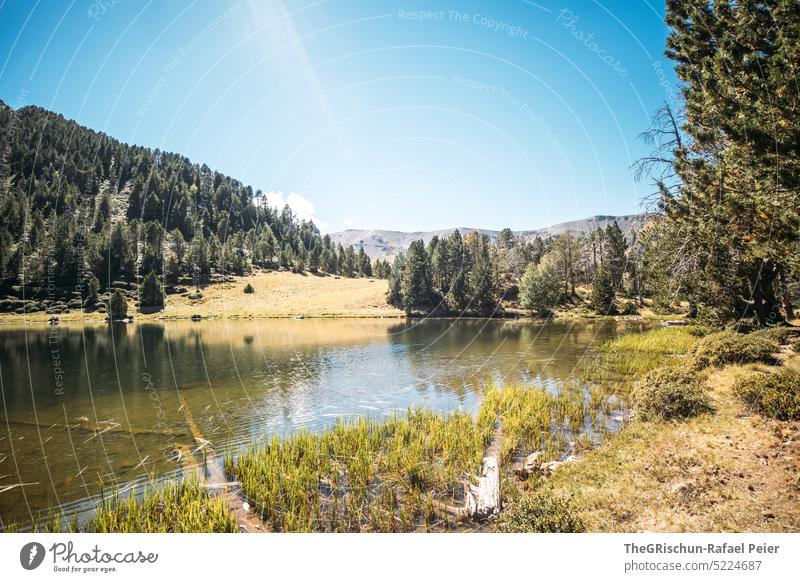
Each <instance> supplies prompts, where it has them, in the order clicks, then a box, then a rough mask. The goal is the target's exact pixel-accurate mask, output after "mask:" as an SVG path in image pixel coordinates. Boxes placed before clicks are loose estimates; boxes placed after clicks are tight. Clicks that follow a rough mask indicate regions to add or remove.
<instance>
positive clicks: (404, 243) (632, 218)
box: [330, 213, 649, 259]
mask: <svg viewBox="0 0 800 582" xmlns="http://www.w3.org/2000/svg"><path fill="white" fill-rule="evenodd" d="M648 220H649V215H648V214H647V213H642V214H629V215H625V216H606V215H600V216H592V217H590V218H584V219H582V220H572V221H570V222H562V223H560V224H554V225H553V226H549V227H547V228H540V229H535V230H523V231H517V232H515V233H514V234H516V235H517V236H521V237H523V238H526V239H534V238H536V237H537V236H542V237H545V236H555V235H559V234H564V233H566V232H571V233H573V234H581V233H588V232H591V231H593V230H595V229H597V228H605V227H606V226H608V225H609V224H611V223H612V222H616V223H617V224H618V225H619V227H620V229H621V230H622V232H623V234H624V235H625V236H626V237H627V238H630V237H631V235H632V234H633V233H634V232H636V231H637V230H639V229H640V228H641V227H642V226H644V224H645V223H646V222H647V221H648ZM454 230H458V231H460V232H461V233H462V234H464V233H467V232H470V231H473V230H476V231H478V232H479V233H481V234H485V235H487V236H488V237H489V238H490V239H492V240H494V239H496V238H497V237H498V236H499V234H500V231H499V230H485V229H480V228H468V227H461V226H459V227H455V228H449V229H444V230H429V231H417V232H401V231H396V230H354V229H350V230H343V231H341V232H335V233H332V234H331V235H330V237H331V240H332V241H333V242H334V243H337V244H341V245H342V246H345V247H347V246H351V245H352V246H354V247H355V248H363V249H364V251H365V252H366V253H367V254H368V255H369V256H370V258H372V259H386V258H392V257H394V256H395V255H396V254H397V253H398V252H400V251H401V250H405V249H407V248H408V245H410V244H411V241H414V240H418V239H422V240H423V241H425V243H426V244H427V243H428V242H430V240H431V239H432V238H433V237H434V236H438V237H439V238H441V237H443V236H447V235H449V234H450V233H452V232H453V231H454Z"/></svg>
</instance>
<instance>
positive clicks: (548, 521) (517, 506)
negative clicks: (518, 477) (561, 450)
mask: <svg viewBox="0 0 800 582" xmlns="http://www.w3.org/2000/svg"><path fill="white" fill-rule="evenodd" d="M495 529H496V530H497V531H499V532H502V533H578V532H584V531H586V526H585V524H584V522H583V519H582V518H581V516H580V515H579V513H578V512H577V510H576V509H575V507H574V506H573V504H572V500H571V499H570V498H568V497H560V496H557V495H553V494H552V493H549V492H544V491H542V492H539V493H536V494H534V495H525V496H523V497H521V498H520V499H519V500H517V501H515V502H514V503H512V504H511V505H510V506H509V507H508V508H506V509H505V510H504V511H503V513H501V514H500V517H499V518H498V520H497V522H496V523H495Z"/></svg>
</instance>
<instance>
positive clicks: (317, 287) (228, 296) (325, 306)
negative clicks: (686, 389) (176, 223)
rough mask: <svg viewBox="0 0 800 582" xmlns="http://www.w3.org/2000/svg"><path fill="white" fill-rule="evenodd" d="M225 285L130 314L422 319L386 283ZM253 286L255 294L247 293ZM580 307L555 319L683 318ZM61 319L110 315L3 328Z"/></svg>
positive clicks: (309, 280)
mask: <svg viewBox="0 0 800 582" xmlns="http://www.w3.org/2000/svg"><path fill="white" fill-rule="evenodd" d="M230 279H231V280H229V281H226V282H222V283H212V284H207V285H203V286H202V287H201V289H200V293H199V295H197V294H196V290H195V289H186V290H184V291H182V292H180V293H170V294H167V295H166V305H165V307H164V309H163V310H160V311H155V312H152V313H139V312H138V311H137V309H136V305H135V302H134V300H133V297H135V293H131V296H130V297H129V298H128V314H129V315H130V316H131V317H132V318H133V319H134V320H136V321H160V320H183V319H192V318H193V317H194V318H201V319H219V320H225V319H234V320H236V319H293V318H304V319H369V318H379V319H384V318H394V319H405V318H409V319H419V316H413V317H409V316H408V315H407V314H406V312H405V311H404V310H402V309H398V308H397V307H394V306H392V305H390V304H389V303H388V302H387V300H386V292H387V286H386V281H385V280H383V279H371V278H346V277H339V276H333V275H313V274H311V273H304V274H297V273H291V272H289V271H258V272H256V273H255V274H253V275H251V276H242V277H230ZM248 284H249V285H251V286H252V288H253V292H252V293H245V291H244V289H245V286H247V285H248ZM579 293H581V294H582V295H581V299H580V303H579V304H575V305H572V304H569V305H564V306H559V307H558V308H557V309H556V310H555V312H554V314H553V316H554V317H555V318H565V319H578V320H583V319H585V320H597V319H603V318H617V319H630V320H637V319H641V320H647V321H663V320H667V319H676V318H680V317H683V315H682V314H673V315H663V314H656V313H654V312H653V311H652V310H651V309H649V308H648V307H647V306H645V307H643V308H642V309H641V310H640V313H639V314H638V315H615V316H603V315H597V314H596V313H593V312H592V311H591V310H590V309H589V308H588V306H587V305H586V297H584V296H586V295H587V294H588V293H589V290H588V289H583V288H581V289H579ZM53 317H57V318H58V321H59V323H80V324H96V323H105V322H106V318H107V314H106V313H105V312H102V313H101V312H99V311H92V312H89V311H84V310H82V309H80V308H72V309H69V311H66V312H62V313H58V314H55V313H47V311H45V310H40V311H34V312H30V313H14V312H2V313H0V324H28V323H46V322H47V321H48V320H50V319H51V318H53ZM455 317H459V316H458V315H457V314H456V315H445V316H432V317H430V318H434V319H451V318H455ZM460 318H462V319H463V318H474V319H531V320H533V321H539V320H541V318H531V317H530V313H528V312H526V311H524V310H522V309H520V308H519V307H514V306H513V305H511V306H506V308H505V309H504V310H503V311H499V312H498V313H497V314H495V315H494V316H493V317H491V318H489V317H476V316H470V315H467V316H460Z"/></svg>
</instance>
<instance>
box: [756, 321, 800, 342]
mask: <svg viewBox="0 0 800 582" xmlns="http://www.w3.org/2000/svg"><path fill="white" fill-rule="evenodd" d="M791 335H792V329H791V328H789V327H786V326H782V325H780V326H775V327H765V328H762V329H759V330H758V331H754V332H753V333H752V334H751V337H752V336H755V337H759V338H764V339H766V340H768V341H773V342H775V343H776V344H778V345H779V346H781V345H783V344H785V343H786V342H787V341H788V340H789V337H790V336H791Z"/></svg>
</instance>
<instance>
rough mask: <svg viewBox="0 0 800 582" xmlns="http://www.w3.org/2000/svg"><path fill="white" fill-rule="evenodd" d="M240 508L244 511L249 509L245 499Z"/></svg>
mask: <svg viewBox="0 0 800 582" xmlns="http://www.w3.org/2000/svg"><path fill="white" fill-rule="evenodd" d="M242 509H243V510H244V511H250V504H249V503H247V501H245V502H244V503H242Z"/></svg>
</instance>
